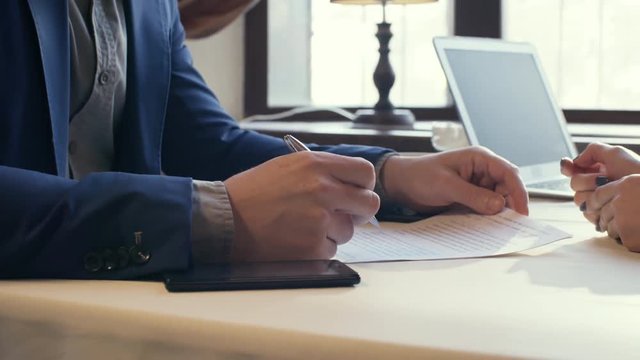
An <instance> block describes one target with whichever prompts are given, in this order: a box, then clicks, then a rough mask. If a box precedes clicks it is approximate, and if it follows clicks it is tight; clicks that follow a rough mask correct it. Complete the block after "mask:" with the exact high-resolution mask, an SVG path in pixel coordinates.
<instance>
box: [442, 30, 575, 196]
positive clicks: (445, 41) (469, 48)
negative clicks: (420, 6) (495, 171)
mask: <svg viewBox="0 0 640 360" xmlns="http://www.w3.org/2000/svg"><path fill="white" fill-rule="evenodd" d="M433 42H434V46H435V49H436V52H437V54H438V58H439V59H440V63H441V65H442V68H443V70H444V73H445V75H446V77H447V81H448V82H449V88H450V90H451V94H452V96H453V99H454V101H455V103H456V107H457V109H458V114H459V115H460V119H461V120H462V123H463V125H464V128H465V131H466V133H467V138H468V140H469V143H470V144H471V145H482V146H484V147H487V148H489V149H491V150H492V151H493V152H495V153H496V154H498V155H500V156H502V157H504V158H505V159H507V160H509V161H511V162H512V163H514V164H516V165H517V166H518V167H519V168H520V175H521V176H522V179H523V181H524V183H525V185H526V187H527V190H528V191H529V194H530V195H531V196H542V197H552V198H561V199H571V198H573V191H571V188H570V186H569V179H568V178H566V177H565V176H563V175H561V174H560V159H561V158H562V157H569V158H574V157H575V156H576V155H577V152H576V148H575V145H574V144H573V142H572V141H571V138H570V136H569V133H568V132H567V128H566V121H565V119H564V116H563V114H562V111H561V110H560V108H559V107H558V105H557V104H556V102H555V100H554V97H553V94H552V92H551V88H550V87H549V83H548V82H547V80H546V78H545V76H544V73H543V71H542V66H541V64H540V60H539V59H538V56H537V54H536V51H535V49H534V47H533V46H532V45H531V44H527V43H514V42H508V41H504V40H499V39H483V38H466V37H437V38H434V40H433Z"/></svg>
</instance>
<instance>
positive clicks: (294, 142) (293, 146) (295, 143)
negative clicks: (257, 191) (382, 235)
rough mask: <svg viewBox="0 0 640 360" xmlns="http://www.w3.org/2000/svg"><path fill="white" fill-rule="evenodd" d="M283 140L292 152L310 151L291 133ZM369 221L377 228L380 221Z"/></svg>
mask: <svg viewBox="0 0 640 360" xmlns="http://www.w3.org/2000/svg"><path fill="white" fill-rule="evenodd" d="M284 142H285V144H287V146H288V147H289V150H291V151H292V152H299V151H311V150H309V148H308V147H307V146H306V145H305V144H303V143H302V142H300V140H298V139H296V138H295V137H293V136H291V135H285V136H284ZM369 223H371V225H373V226H375V227H378V228H379V227H380V223H379V222H378V219H376V217H375V216H372V217H371V218H369Z"/></svg>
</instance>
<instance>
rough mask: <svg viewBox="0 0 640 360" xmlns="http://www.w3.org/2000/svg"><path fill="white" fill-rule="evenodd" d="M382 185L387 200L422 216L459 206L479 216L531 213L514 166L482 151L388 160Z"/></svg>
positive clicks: (470, 148) (473, 150)
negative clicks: (510, 212)
mask: <svg viewBox="0 0 640 360" xmlns="http://www.w3.org/2000/svg"><path fill="white" fill-rule="evenodd" d="M382 183H383V186H384V191H385V193H386V195H388V196H389V197H390V198H391V200H394V201H397V202H400V203H402V204H404V205H405V206H408V207H409V208H411V209H413V210H416V211H420V212H435V211H441V210H443V209H444V208H445V207H447V206H449V205H452V204H456V203H458V204H462V205H465V206H467V207H469V208H471V209H472V210H474V211H476V212H478V213H480V214H495V213H498V212H500V211H501V210H502V209H503V208H504V207H505V205H506V206H508V207H510V208H512V209H514V210H515V211H517V212H519V213H521V214H525V215H527V214H528V213H529V209H528V202H529V199H528V196H527V192H526V190H525V188H524V184H523V182H522V179H520V176H519V175H518V169H517V167H516V166H515V165H513V164H511V163H510V162H508V161H506V160H505V159H503V158H501V157H498V156H497V155H496V154H494V153H492V152H491V151H489V150H487V149H486V148H482V147H469V148H464V149H458V150H452V151H447V152H442V153H438V154H429V155H424V156H420V157H405V156H393V157H390V158H389V159H388V160H387V161H386V163H385V164H384V168H383V169H382Z"/></svg>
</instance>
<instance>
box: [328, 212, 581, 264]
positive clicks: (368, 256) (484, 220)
mask: <svg viewBox="0 0 640 360" xmlns="http://www.w3.org/2000/svg"><path fill="white" fill-rule="evenodd" d="M569 237H571V235H569V234H568V233H565V232H564V231H562V230H560V229H557V228H555V227H553V226H551V225H548V224H544V223H542V222H539V221H535V220H533V219H530V218H529V217H526V216H523V215H520V214H518V213H516V212H515V211H513V210H510V209H506V210H504V211H502V212H501V213H499V214H497V215H489V216H487V215H478V214H474V213H467V212H464V213H463V212H452V213H446V214H442V215H437V216H434V217H431V218H428V219H425V220H421V221H417V222H414V223H410V224H401V223H383V224H382V228H379V229H378V228H374V227H373V226H360V227H357V228H356V230H355V233H354V235H353V238H352V239H351V241H349V242H348V243H346V244H344V245H341V246H339V247H338V253H337V254H336V259H338V260H341V261H343V262H346V263H355V262H373V261H393V260H432V259H455V258H470V257H484V256H494V255H503V254H508V253H513V252H518V251H523V250H527V249H531V248H534V247H538V246H542V245H545V244H548V243H551V242H554V241H558V240H561V239H566V238H569Z"/></svg>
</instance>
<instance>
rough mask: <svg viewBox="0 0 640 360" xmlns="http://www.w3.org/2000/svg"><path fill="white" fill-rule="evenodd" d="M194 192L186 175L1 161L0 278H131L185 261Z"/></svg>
mask: <svg viewBox="0 0 640 360" xmlns="http://www.w3.org/2000/svg"><path fill="white" fill-rule="evenodd" d="M191 191H192V185H191V180H190V179H186V178H177V177H168V176H152V175H133V174H123V173H100V174H94V175H89V176H87V177H86V178H85V179H83V180H82V181H74V180H69V179H64V178H61V177H57V176H52V175H47V174H43V173H39V172H34V171H28V170H22V169H17V168H11V167H6V166H0V199H2V201H1V202H0V212H1V213H2V216H0V229H2V234H1V235H0V236H1V237H0V277H3V278H15V277H21V278H36V277H37V278H79V279H83V278H84V279H87V278H97V279H131V278H140V277H145V276H149V275H154V274H158V273H160V272H163V271H166V270H172V269H184V268H187V267H188V266H189V264H190V257H191V247H190V242H189V238H190V231H191V230H190V229H191ZM134 233H141V234H140V235H139V237H140V239H141V242H140V243H139V244H138V245H136V244H135V241H134V240H135V235H134ZM136 246H137V247H136ZM125 250H126V251H127V256H125ZM138 255H145V256H142V257H140V256H138ZM146 255H148V256H146Z"/></svg>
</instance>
